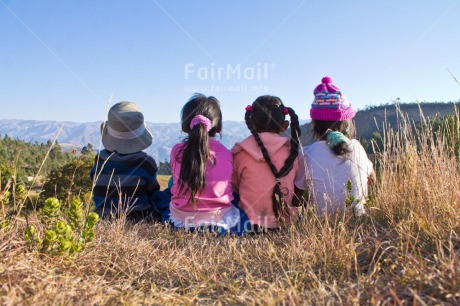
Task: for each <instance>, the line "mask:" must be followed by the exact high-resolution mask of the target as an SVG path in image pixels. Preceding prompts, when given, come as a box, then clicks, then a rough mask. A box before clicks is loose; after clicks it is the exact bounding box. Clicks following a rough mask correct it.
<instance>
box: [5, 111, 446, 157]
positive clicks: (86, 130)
mask: <svg viewBox="0 0 460 306" xmlns="http://www.w3.org/2000/svg"><path fill="white" fill-rule="evenodd" d="M399 107H400V109H401V111H402V112H403V113H407V114H409V116H410V118H412V119H413V120H414V121H415V122H417V121H419V120H420V110H422V111H423V114H424V115H425V116H426V117H433V116H435V115H436V114H441V115H444V114H446V113H453V112H454V104H453V103H436V102H432V103H420V104H416V103H411V104H404V103H401V104H399ZM398 117H399V116H398V113H397V110H396V106H395V105H394V104H391V105H383V106H376V107H371V108H369V109H366V110H361V111H359V112H358V113H357V114H356V117H355V122H356V132H357V138H358V139H359V138H370V137H372V134H373V133H374V132H375V131H377V130H378V129H381V128H382V124H383V122H384V121H385V120H386V121H387V122H388V123H389V124H390V126H392V127H397V125H398V124H397V121H398ZM300 123H301V125H302V127H301V130H302V136H301V141H302V145H304V146H305V145H308V144H310V143H312V142H313V141H315V139H314V137H313V134H312V133H311V123H309V122H308V121H307V120H300ZM223 125H224V129H223V133H222V138H221V139H220V141H221V142H222V143H223V144H224V145H225V146H226V147H227V148H229V149H230V148H232V147H233V145H234V144H235V143H236V142H238V141H241V140H243V139H244V138H246V137H247V136H248V135H249V130H248V129H247V127H246V124H245V123H244V122H238V121H224V123H223ZM100 126H101V122H87V123H77V122H67V121H65V122H57V121H36V120H12V119H3V120H0V134H8V136H10V137H12V138H19V139H21V140H25V141H30V142H35V141H38V142H47V141H48V140H49V139H51V140H53V139H54V138H55V137H56V135H57V134H58V131H59V130H60V128H61V127H62V131H61V133H60V135H59V137H58V142H59V144H60V145H61V146H62V147H63V148H64V149H67V150H70V149H72V148H76V149H77V150H79V149H81V148H82V147H83V146H85V145H87V144H88V143H91V144H93V147H94V148H95V149H99V148H100V141H101V134H100ZM147 126H148V127H149V129H150V131H151V132H152V134H153V138H154V139H153V143H152V145H151V146H150V147H149V148H148V149H147V150H146V151H147V153H149V154H150V155H152V156H153V157H154V158H155V159H156V160H157V161H164V160H165V159H166V160H169V154H170V152H171V148H172V147H173V146H174V145H175V144H176V143H178V142H180V141H181V140H182V139H183V138H184V137H185V134H184V133H182V132H181V128H180V123H152V122H147Z"/></svg>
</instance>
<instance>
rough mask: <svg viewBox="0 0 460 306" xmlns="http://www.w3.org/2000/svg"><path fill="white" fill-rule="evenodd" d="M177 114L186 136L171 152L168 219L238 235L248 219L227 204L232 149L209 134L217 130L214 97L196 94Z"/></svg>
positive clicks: (176, 223) (181, 225) (218, 122)
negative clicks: (180, 114) (179, 113)
mask: <svg viewBox="0 0 460 306" xmlns="http://www.w3.org/2000/svg"><path fill="white" fill-rule="evenodd" d="M181 117H182V120H181V121H182V131H183V132H185V133H187V134H188V136H187V138H186V139H185V140H184V141H183V142H181V143H179V144H177V145H175V146H174V147H173V149H172V151H171V172H172V178H173V185H172V187H171V193H172V198H171V203H170V206H169V207H170V210H171V213H170V223H171V224H172V225H173V226H174V227H176V228H185V229H189V230H194V229H196V228H199V229H203V228H204V229H210V230H216V231H217V232H218V233H219V234H225V233H228V232H230V233H233V234H237V235H240V234H242V233H243V232H244V228H245V225H247V224H248V219H247V216H246V215H245V214H244V213H243V212H242V211H240V210H239V209H238V208H237V207H235V206H233V205H232V200H233V190H232V185H231V178H232V169H233V168H232V161H233V158H232V154H231V153H230V151H229V150H228V149H227V148H225V147H224V145H222V144H221V143H220V142H218V141H217V140H216V139H214V136H216V134H217V133H220V132H221V131H222V113H221V110H220V105H219V101H218V100H217V99H216V98H214V97H206V96H204V95H202V94H197V95H195V96H193V97H192V98H191V99H190V100H189V101H188V102H187V103H186V104H185V105H184V107H183V108H182V116H181Z"/></svg>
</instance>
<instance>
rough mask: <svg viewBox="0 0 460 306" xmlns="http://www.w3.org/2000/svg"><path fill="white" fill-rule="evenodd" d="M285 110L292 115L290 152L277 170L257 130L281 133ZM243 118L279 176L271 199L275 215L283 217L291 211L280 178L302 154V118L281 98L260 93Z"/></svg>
mask: <svg viewBox="0 0 460 306" xmlns="http://www.w3.org/2000/svg"><path fill="white" fill-rule="evenodd" d="M285 109H287V112H288V114H289V117H290V118H291V126H290V128H291V151H290V153H289V156H288V157H287V158H286V160H285V161H284V165H283V167H282V168H281V169H280V170H279V171H278V169H276V167H275V165H273V162H272V160H271V158H270V155H269V154H268V151H267V149H266V148H265V145H264V143H263V142H262V140H261V139H260V137H259V134H258V133H261V132H271V133H281V132H282V131H283V124H284V121H285V119H286V114H285ZM244 119H245V121H246V125H247V126H248V129H249V130H250V131H251V133H252V135H253V136H254V138H255V140H256V141H257V144H258V145H259V148H260V150H261V151H262V155H263V156H264V159H265V161H266V162H267V164H268V166H269V167H270V170H271V171H272V173H273V175H274V176H275V178H276V184H275V187H274V188H273V196H272V202H273V211H274V213H275V216H276V218H277V219H280V218H281V217H282V216H284V215H285V214H286V213H287V214H289V210H287V209H286V205H285V203H284V196H283V194H282V193H281V189H280V179H281V178H282V177H284V176H286V175H287V174H288V173H289V172H290V171H291V170H292V168H293V166H294V161H295V159H296V157H297V156H298V154H299V153H298V150H299V137H300V127H299V117H297V115H296V113H295V112H294V110H293V109H292V108H290V107H285V106H284V104H283V102H282V101H281V99H280V98H278V97H274V96H261V97H258V98H257V99H256V100H255V101H254V103H252V110H251V109H250V110H246V114H245V117H244Z"/></svg>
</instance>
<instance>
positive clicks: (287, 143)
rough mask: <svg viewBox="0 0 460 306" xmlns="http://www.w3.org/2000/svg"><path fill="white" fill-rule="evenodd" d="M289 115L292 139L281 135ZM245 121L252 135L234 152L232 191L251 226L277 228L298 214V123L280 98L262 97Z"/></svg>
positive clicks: (247, 113) (248, 109)
mask: <svg viewBox="0 0 460 306" xmlns="http://www.w3.org/2000/svg"><path fill="white" fill-rule="evenodd" d="M286 116H289V118H290V119H291V124H290V128H291V137H290V138H288V137H283V136H281V135H280V134H281V133H283V132H284V131H286V129H287V128H288V127H289V122H288V121H287V120H286ZM245 121H246V125H247V127H248V129H249V130H250V131H251V135H250V136H249V137H248V138H246V139H245V140H243V141H242V142H239V143H237V144H235V147H234V148H233V149H232V153H233V178H232V184H233V188H234V189H235V191H236V192H239V195H240V202H239V206H240V207H241V208H242V209H243V211H244V212H245V213H246V214H247V216H248V217H249V220H250V221H251V224H253V225H257V226H260V227H264V228H278V227H280V226H282V225H283V224H286V223H289V221H291V220H292V219H293V217H296V216H297V215H298V209H297V208H296V207H294V206H293V205H292V201H293V197H294V178H295V176H296V173H297V171H298V162H297V157H298V149H299V142H298V140H299V136H300V128H299V120H298V117H297V115H296V113H295V112H294V110H293V109H292V108H290V107H285V106H284V104H283V102H282V101H281V99H280V98H278V97H274V96H261V97H259V98H257V99H256V100H255V101H254V103H252V105H249V106H248V107H246V114H245Z"/></svg>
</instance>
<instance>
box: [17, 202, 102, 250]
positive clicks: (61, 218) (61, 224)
mask: <svg viewBox="0 0 460 306" xmlns="http://www.w3.org/2000/svg"><path fill="white" fill-rule="evenodd" d="M61 206H62V202H61V201H59V200H58V199H56V198H48V199H47V200H46V201H45V205H44V207H43V209H42V210H41V211H39V216H40V221H41V223H42V224H43V226H44V228H43V230H44V233H43V234H40V232H39V231H37V229H36V228H35V227H34V226H33V225H30V226H27V227H26V229H25V232H24V238H25V240H26V242H27V243H28V244H29V246H30V247H32V248H34V247H36V248H38V249H39V250H40V251H41V252H47V253H50V254H52V255H73V254H76V253H78V252H80V251H81V250H82V249H83V248H84V247H85V246H86V244H88V243H90V242H92V241H94V238H95V233H94V228H95V225H96V223H97V222H98V221H99V216H98V215H97V214H96V213H93V212H92V213H89V214H88V215H87V216H86V218H85V213H84V209H83V203H82V202H81V201H80V200H79V199H77V198H73V199H72V201H71V205H70V207H69V209H67V210H63V209H61Z"/></svg>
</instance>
